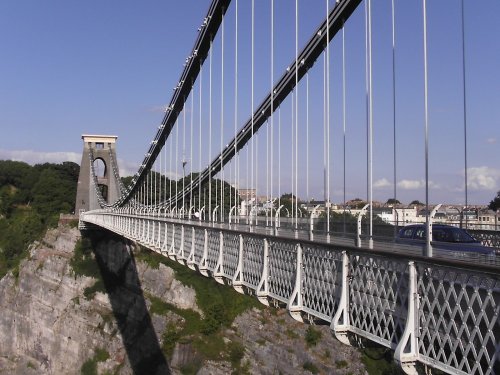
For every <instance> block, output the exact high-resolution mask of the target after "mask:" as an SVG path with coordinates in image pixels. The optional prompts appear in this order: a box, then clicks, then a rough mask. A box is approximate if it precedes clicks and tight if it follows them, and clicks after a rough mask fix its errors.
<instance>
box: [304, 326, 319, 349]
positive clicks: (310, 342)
mask: <svg viewBox="0 0 500 375" xmlns="http://www.w3.org/2000/svg"><path fill="white" fill-rule="evenodd" d="M319 340H321V332H320V331H318V330H316V329H314V327H313V326H309V327H307V331H306V344H307V346H308V347H311V346H316V344H318V342H319Z"/></svg>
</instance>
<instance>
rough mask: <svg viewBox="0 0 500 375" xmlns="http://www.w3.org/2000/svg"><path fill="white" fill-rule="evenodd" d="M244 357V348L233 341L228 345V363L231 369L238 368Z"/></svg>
mask: <svg viewBox="0 0 500 375" xmlns="http://www.w3.org/2000/svg"><path fill="white" fill-rule="evenodd" d="M244 356H245V347H244V346H243V345H242V344H241V343H239V342H237V341H234V342H232V343H230V344H229V361H231V364H232V365H233V367H239V366H240V363H241V360H242V359H243V357H244Z"/></svg>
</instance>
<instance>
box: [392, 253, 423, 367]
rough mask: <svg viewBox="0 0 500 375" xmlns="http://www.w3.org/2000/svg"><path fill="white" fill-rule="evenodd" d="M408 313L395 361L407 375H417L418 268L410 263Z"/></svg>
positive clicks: (395, 353)
mask: <svg viewBox="0 0 500 375" xmlns="http://www.w3.org/2000/svg"><path fill="white" fill-rule="evenodd" d="M408 273H409V278H410V280H409V288H408V313H407V317H406V326H405V330H404V332H403V336H402V337H401V341H399V343H398V346H397V347H396V350H395V352H394V360H395V361H396V362H397V363H399V365H400V366H401V368H402V369H403V371H404V372H405V373H406V374H409V375H417V373H418V372H417V369H416V366H415V364H416V362H417V359H418V304H419V296H418V291H417V268H416V267H415V263H414V262H409V263H408Z"/></svg>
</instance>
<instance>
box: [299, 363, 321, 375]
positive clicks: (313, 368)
mask: <svg viewBox="0 0 500 375" xmlns="http://www.w3.org/2000/svg"><path fill="white" fill-rule="evenodd" d="M302 368H303V369H304V370H306V371H309V372H311V373H313V374H317V373H318V372H319V370H318V368H317V367H316V366H315V365H314V363H312V362H309V361H307V362H306V363H304V364H303V365H302Z"/></svg>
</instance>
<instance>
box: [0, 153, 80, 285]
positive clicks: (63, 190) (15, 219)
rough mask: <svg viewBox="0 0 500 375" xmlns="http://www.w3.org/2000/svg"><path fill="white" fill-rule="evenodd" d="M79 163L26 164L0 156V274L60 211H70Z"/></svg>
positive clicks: (56, 218)
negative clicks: (0, 157)
mask: <svg viewBox="0 0 500 375" xmlns="http://www.w3.org/2000/svg"><path fill="white" fill-rule="evenodd" d="M79 173H80V167H79V166H78V164H75V163H72V162H64V163H62V164H50V163H45V164H37V165H35V166H30V165H29V164H26V163H23V162H19V161H12V160H0V277H2V276H3V275H4V274H5V273H6V272H7V271H8V270H9V269H13V268H15V267H16V266H17V265H18V264H19V262H20V260H21V259H22V257H23V256H24V255H26V253H27V247H28V245H29V244H30V243H31V242H33V241H34V240H36V239H37V238H39V237H40V236H41V235H42V233H43V232H44V231H45V230H46V229H47V227H49V226H54V225H56V224H57V221H58V217H59V214H60V213H71V212H73V211H74V206H75V197H76V187H77V183H78V175H79Z"/></svg>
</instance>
